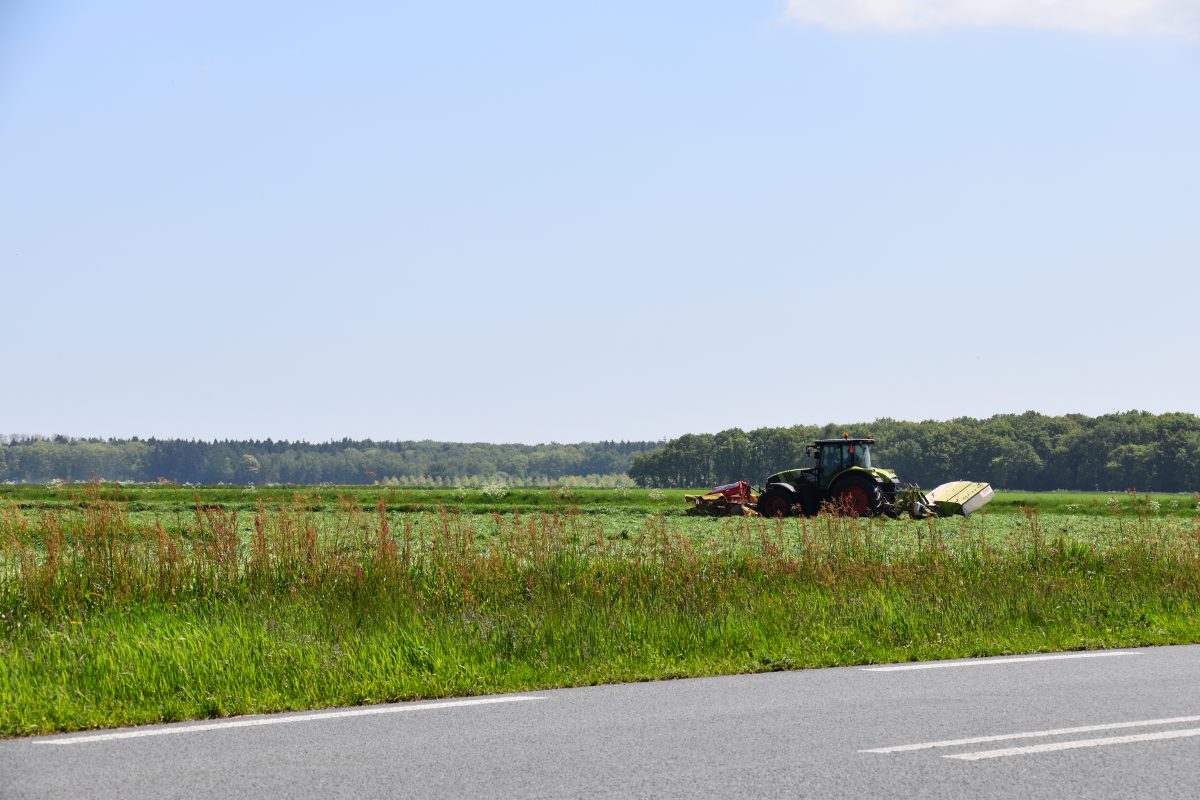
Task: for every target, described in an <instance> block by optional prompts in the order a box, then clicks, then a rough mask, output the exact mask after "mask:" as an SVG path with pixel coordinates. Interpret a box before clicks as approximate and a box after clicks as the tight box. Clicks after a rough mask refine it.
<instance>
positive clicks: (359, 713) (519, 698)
mask: <svg viewBox="0 0 1200 800" xmlns="http://www.w3.org/2000/svg"><path fill="white" fill-rule="evenodd" d="M545 699H546V698H544V697H539V696H536V695H516V696H511V697H510V696H506V697H475V698H471V699H468V700H443V701H440V702H436V703H403V704H397V705H387V706H368V707H365V708H349V709H345V710H342V711H322V712H316V713H313V714H292V715H290V716H277V717H254V718H251V719H245V718H243V719H230V720H223V721H221V722H206V723H202V724H200V725H172V726H169V727H152V728H151V727H147V728H138V729H135V730H131V731H118V732H116V733H97V734H89V735H85V736H69V737H63V738H60V739H37V740H35V741H34V744H55V745H64V744H85V743H87V742H111V741H113V740H115V739H139V738H141V737H143V736H170V735H172V734H177V733H198V732H200V731H217V730H224V729H226V728H255V727H260V726H263V725H287V724H291V723H294V722H319V721H321V720H326V719H344V718H346V717H370V716H375V715H379V714H399V713H402V712H406V711H433V710H435V709H439V708H461V707H463V706H486V705H495V704H497V703H524V702H526V701H528V700H545Z"/></svg>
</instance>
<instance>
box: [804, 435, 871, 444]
mask: <svg viewBox="0 0 1200 800" xmlns="http://www.w3.org/2000/svg"><path fill="white" fill-rule="evenodd" d="M846 443H849V444H875V440H874V439H872V438H871V437H869V436H848V437H846V438H843V439H817V440H816V441H815V442H813V444H814V445H827V444H846Z"/></svg>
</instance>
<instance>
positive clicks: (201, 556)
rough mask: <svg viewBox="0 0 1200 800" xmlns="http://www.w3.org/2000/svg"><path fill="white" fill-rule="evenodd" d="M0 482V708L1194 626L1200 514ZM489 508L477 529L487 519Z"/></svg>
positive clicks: (291, 692)
mask: <svg viewBox="0 0 1200 800" xmlns="http://www.w3.org/2000/svg"><path fill="white" fill-rule="evenodd" d="M319 508H320V505H319V504H314V503H312V502H311V499H310V498H308V497H306V496H305V495H302V494H300V495H296V496H294V497H293V498H291V499H290V500H288V501H285V502H276V503H273V504H267V503H265V502H260V503H258V504H257V505H256V507H254V508H253V509H250V510H246V509H236V508H233V509H230V508H226V507H224V506H222V505H220V504H213V503H206V502H205V501H204V500H203V498H200V499H197V500H196V502H195V503H193V504H192V505H191V507H190V508H187V509H178V510H177V511H176V513H175V514H174V515H162V516H159V517H147V516H145V515H144V514H131V513H130V512H129V503H128V502H126V501H122V500H120V499H117V498H114V497H111V496H108V495H106V494H105V493H104V492H101V491H99V490H98V489H89V490H87V491H86V492H84V493H82V494H80V495H79V496H77V497H76V498H74V501H73V502H72V503H70V504H65V505H63V506H60V507H56V508H53V509H40V510H38V511H37V512H36V513H35V514H32V515H31V514H30V513H28V512H27V511H23V510H21V509H18V508H17V507H15V506H14V505H9V506H8V507H5V508H0V732H3V733H7V734H15V733H27V732H36V731H49V730H63V729H74V728H80V727H92V726H102V725H113V724H128V723H135V722H147V721H155V720H162V719H181V718H193V717H204V716H213V715H225V714H233V713H247V712H253V711H266V710H274V709H290V708H307V707H314V706H323V705H332V704H344V703H360V702H371V701H380V700H394V699H401V698H412V697H432V696H442V695H447V694H472V693H480V692H492V691H505V690H516V689H528V688H538V687H546V686H557V685H576V684H586V683H596V682H603V681H612V680H638V679H648V678H660V677H673V676H681V675H703V674H716V673H723V672H738V671H753V670H763V669H781V668H792V667H801V666H817V665H830V664H848V663H864V662H874V661H893V660H904V659H910V658H932V657H953V656H966V655H984V654H996V653H1003V652H1017V651H1033V650H1045V649H1065V648H1079V647H1101V646H1113V645H1121V646H1126V645H1133V644H1153V643H1167V642H1181V641H1200V615H1198V614H1197V609H1198V607H1200V527H1198V526H1197V524H1196V522H1195V521H1192V520H1175V519H1165V520H1164V519H1160V518H1156V517H1154V516H1152V515H1148V514H1129V515H1124V516H1119V517H1115V518H1113V519H1106V520H1105V521H1104V524H1105V526H1106V529H1105V534H1106V535H1104V536H1092V537H1090V538H1089V539H1087V540H1081V539H1076V538H1072V537H1069V536H1067V535H1065V534H1063V533H1061V532H1058V533H1054V530H1055V528H1054V526H1048V525H1047V524H1046V523H1045V521H1044V520H1043V518H1042V517H1041V515H1040V514H1039V513H1037V512H1036V511H1028V512H1027V513H1026V514H1025V515H1024V517H1023V518H1022V519H1021V521H1020V523H1019V524H1017V525H1015V526H1013V527H1012V528H1011V529H1010V532H1009V533H1008V535H1006V536H1004V537H1003V538H999V539H998V538H997V537H995V536H994V535H989V534H988V532H987V531H986V530H985V529H984V527H983V526H982V525H980V524H978V523H977V521H976V520H975V519H974V518H972V519H969V520H963V521H962V522H961V524H960V525H958V526H955V527H952V528H949V529H948V528H947V527H946V526H945V525H944V524H941V525H939V524H934V523H932V522H919V523H918V522H893V521H882V520H866V519H857V518H853V517H845V516H831V515H824V516H821V517H818V518H816V519H797V520H787V521H767V520H759V519H748V518H741V519H736V520H728V521H726V522H723V523H717V524H718V528H717V531H716V532H715V533H714V532H710V535H708V536H706V537H702V538H698V537H695V536H692V535H689V534H688V533H687V530H688V528H686V527H681V526H680V525H679V521H676V520H674V519H671V518H666V517H663V516H648V517H647V518H646V519H645V521H644V523H643V524H642V525H641V526H640V527H639V528H637V529H636V530H634V531H632V532H629V531H628V530H624V529H623V530H622V531H620V532H618V531H616V530H611V529H609V528H608V527H607V526H606V524H605V521H606V520H605V517H604V516H603V515H589V514H584V513H580V512H579V510H578V509H577V508H573V507H572V506H570V505H562V506H561V507H560V508H558V509H554V510H539V511H536V512H534V513H528V514H526V513H520V512H516V513H511V514H493V515H492V516H491V517H490V518H487V517H480V516H478V515H471V514H462V513H459V512H458V511H455V510H452V509H446V508H442V509H440V510H438V511H436V512H430V513H424V514H396V513H394V512H391V511H389V508H388V505H387V503H386V502H385V501H384V499H383V498H380V499H379V501H378V504H377V506H376V508H375V509H374V510H373V511H368V510H364V509H363V508H362V506H361V504H360V503H359V502H358V501H357V500H355V499H353V498H346V499H344V500H343V501H342V502H341V503H340V505H339V507H338V508H337V510H336V511H332V512H331V511H327V510H316V509H319ZM484 528H486V531H485V530H483V529H484Z"/></svg>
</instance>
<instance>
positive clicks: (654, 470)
mask: <svg viewBox="0 0 1200 800" xmlns="http://www.w3.org/2000/svg"><path fill="white" fill-rule="evenodd" d="M843 432H849V433H851V434H852V435H865V434H867V433H870V434H872V435H873V436H874V437H875V439H876V442H877V443H876V445H875V447H874V448H873V451H872V461H873V462H874V463H875V464H876V465H877V466H883V467H888V468H891V469H895V470H896V471H897V472H898V473H899V475H900V477H901V478H902V479H903V480H906V481H908V482H910V483H917V484H920V485H921V486H924V487H926V488H931V487H933V486H936V485H937V484H939V483H943V482H945V481H949V480H955V479H960V478H961V479H971V480H981V481H987V482H989V483H991V484H992V485H993V486H996V487H998V488H1003V489H1029V490H1035V491H1036V490H1050V489H1074V490H1084V491H1093V490H1101V491H1115V490H1123V489H1129V488H1135V489H1137V490H1139V491H1159V492H1189V491H1198V490H1200V417H1197V416H1196V415H1195V414H1149V413H1146V412H1139V411H1131V412H1129V413H1125V414H1108V415H1105V416H1102V417H1087V416H1083V415H1081V414H1068V415H1066V416H1062V417H1048V416H1044V415H1042V414H1037V413H1034V412H1032V411H1030V412H1027V413H1025V414H1020V415H1011V414H1005V415H1000V416H995V417H991V418H989V419H982V420H980V419H970V418H965V417H964V418H960V419H954V420H949V421H946V422H935V421H926V422H900V421H897V420H893V419H879V420H876V421H874V422H870V423H855V424H852V425H826V426H825V427H820V428H818V427H810V426H802V425H798V426H795V427H791V428H760V429H758V430H753V431H749V432H746V431H742V430H740V429H738V428H733V429H730V430H727V431H722V432H720V433H717V434H689V435H686V436H681V437H679V438H678V439H673V440H671V441H669V442H667V444H666V445H665V446H664V447H662V448H661V449H657V450H654V451H651V452H646V453H642V454H641V455H638V456H637V457H636V458H634V460H633V465H632V466H631V467H630V469H629V475H630V477H631V478H633V479H634V481H635V482H636V483H637V484H638V485H639V486H652V487H662V488H669V487H688V486H712V485H716V484H720V483H726V482H729V481H733V480H739V479H741V480H749V481H751V482H752V483H758V482H760V481H762V479H763V478H764V477H766V476H767V475H769V474H771V473H772V472H777V471H779V470H781V469H784V468H788V467H796V466H809V465H810V464H811V460H809V459H805V457H804V445H805V444H807V443H808V442H810V441H812V440H813V439H821V438H832V437H837V436H841V435H842V433H843Z"/></svg>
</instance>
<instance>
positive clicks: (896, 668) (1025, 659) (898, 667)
mask: <svg viewBox="0 0 1200 800" xmlns="http://www.w3.org/2000/svg"><path fill="white" fill-rule="evenodd" d="M1136 655H1141V654H1140V653H1137V652H1132V651H1129V650H1102V651H1099V652H1089V653H1056V654H1054V655H1049V656H1015V657H1013V658H973V659H969V660H966V661H922V662H920V663H917V664H889V665H887V666H884V667H860V668H859V669H861V670H862V671H863V672H907V671H909V670H914V669H949V668H951V667H990V666H994V665H997V664H1025V663H1029V662H1033V661H1063V660H1066V659H1074V658H1108V657H1110V656H1136Z"/></svg>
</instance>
